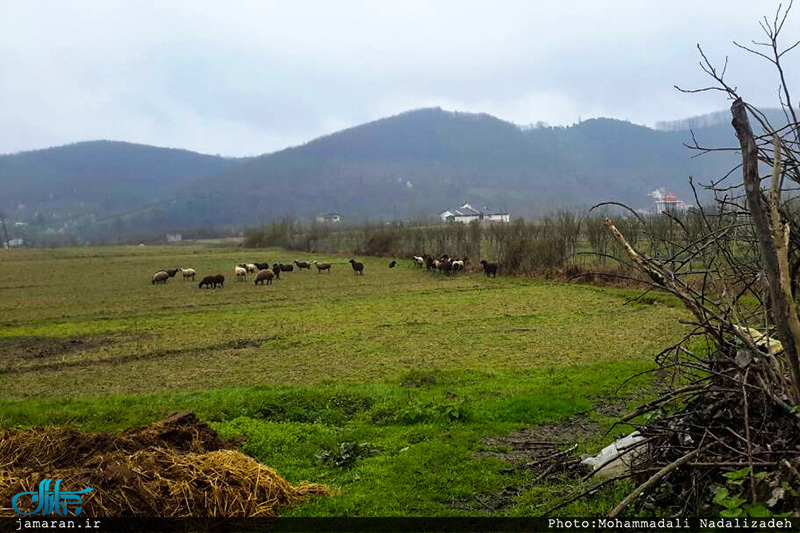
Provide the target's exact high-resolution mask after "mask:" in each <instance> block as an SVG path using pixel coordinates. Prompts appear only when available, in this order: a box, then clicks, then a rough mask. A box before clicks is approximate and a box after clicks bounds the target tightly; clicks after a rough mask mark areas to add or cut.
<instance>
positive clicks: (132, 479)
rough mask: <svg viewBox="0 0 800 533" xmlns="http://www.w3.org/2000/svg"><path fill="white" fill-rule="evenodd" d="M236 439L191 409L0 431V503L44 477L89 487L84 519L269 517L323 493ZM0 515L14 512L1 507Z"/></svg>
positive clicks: (326, 491)
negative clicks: (101, 429) (160, 416)
mask: <svg viewBox="0 0 800 533" xmlns="http://www.w3.org/2000/svg"><path fill="white" fill-rule="evenodd" d="M237 444H238V443H237V442H235V441H224V440H222V439H220V438H219V436H218V435H217V434H216V432H215V431H214V430H213V429H211V428H210V427H209V426H208V425H206V424H204V423H203V422H200V421H199V420H198V419H197V417H196V416H195V415H194V414H192V413H184V414H178V415H173V416H171V417H169V418H167V419H166V420H164V421H162V422H159V423H157V424H151V425H149V426H146V427H143V428H137V429H133V430H128V431H125V432H124V433H122V434H119V435H113V434H84V433H81V432H79V431H77V430H76V429H74V428H54V427H51V428H36V429H32V430H29V431H14V430H0V501H3V502H10V501H11V498H12V497H13V496H14V494H17V493H19V492H35V491H36V490H37V487H38V484H39V481H40V480H42V479H44V478H51V479H57V478H62V479H63V480H64V481H63V483H62V490H68V491H75V490H80V489H83V488H85V487H92V488H94V491H92V492H90V493H88V494H86V495H84V498H83V513H82V514H83V515H85V516H168V517H179V516H180V517H183V516H211V517H256V516H261V517H270V516H275V515H276V513H277V512H278V511H279V510H280V509H283V508H286V507H289V506H291V505H294V504H297V503H298V502H300V501H302V500H303V499H304V498H306V497H307V496H309V495H328V494H330V491H329V489H328V488H326V487H324V486H322V485H316V484H308V483H302V484H300V485H299V486H297V487H293V486H292V485H290V484H289V483H288V482H287V481H286V480H285V479H283V478H282V477H281V476H279V475H278V474H277V473H276V472H275V471H274V470H272V469H270V468H268V467H266V466H264V465H261V464H259V463H258V462H256V461H255V460H253V459H252V458H250V457H247V456H246V455H244V454H242V453H240V452H238V451H234V450H231V449H230V448H232V447H236V446H237ZM25 500H26V503H25V505H30V503H29V502H30V499H28V498H26V499H25ZM23 507H24V506H23ZM26 510H28V511H32V510H33V507H31V508H30V509H26ZM0 516H16V513H14V511H13V510H12V509H11V508H10V507H9V508H5V507H4V508H0Z"/></svg>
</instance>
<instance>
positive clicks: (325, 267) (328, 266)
mask: <svg viewBox="0 0 800 533" xmlns="http://www.w3.org/2000/svg"><path fill="white" fill-rule="evenodd" d="M314 266H315V267H317V274H322V271H323V270H327V271H328V274H330V273H331V264H330V263H317V262H316V261H314Z"/></svg>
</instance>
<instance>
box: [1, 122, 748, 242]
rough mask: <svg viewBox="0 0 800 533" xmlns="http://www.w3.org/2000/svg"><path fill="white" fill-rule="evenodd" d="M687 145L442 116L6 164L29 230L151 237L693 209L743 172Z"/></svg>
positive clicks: (83, 150) (717, 137)
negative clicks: (188, 231) (237, 148)
mask: <svg viewBox="0 0 800 533" xmlns="http://www.w3.org/2000/svg"><path fill="white" fill-rule="evenodd" d="M695 134H696V136H697V138H698V140H699V141H700V142H701V143H703V144H706V145H708V146H735V145H736V141H735V138H734V135H733V131H732V130H731V128H730V126H729V125H726V124H717V125H712V126H709V127H703V128H699V129H697V130H695ZM690 139H691V137H690V134H689V132H688V131H659V130H654V129H649V128H646V127H643V126H637V125H634V124H631V123H629V122H624V121H619V120H612V119H592V120H586V121H584V122H582V123H580V124H576V125H574V126H570V127H540V128H530V129H525V128H520V127H519V126H517V125H515V124H511V123H509V122H504V121H502V120H499V119H497V118H495V117H492V116H490V115H485V114H470V113H453V112H447V111H443V110H441V109H438V108H433V109H421V110H416V111H410V112H407V113H403V114H400V115H397V116H393V117H389V118H385V119H381V120H377V121H375V122H370V123H368V124H363V125H361V126H357V127H354V128H350V129H347V130H343V131H340V132H338V133H335V134H332V135H328V136H325V137H321V138H318V139H315V140H313V141H311V142H308V143H307V144H304V145H302V146H297V147H294V148H289V149H286V150H282V151H279V152H275V153H272V154H267V155H263V156H260V157H255V158H249V159H240V160H230V159H223V158H219V157H214V156H207V155H201V154H196V153H192V152H188V151H184V150H168V149H162V148H154V147H149V146H142V145H132V144H126V143H112V142H105V141H98V142H91V143H79V144H75V145H70V146H64V147H60V148H51V149H47V150H40V151H35V152H26V153H22V154H16V155H8V156H0V186H2V187H3V190H4V194H3V195H2V196H0V198H2V200H0V201H2V202H3V204H2V205H0V208H2V209H5V210H7V211H12V216H13V214H14V213H19V210H16V208H17V206H18V205H19V204H23V205H25V206H26V208H25V209H24V214H25V215H27V216H29V217H30V216H32V214H33V213H34V212H44V213H50V214H52V213H63V216H65V217H66V216H69V215H70V214H73V215H74V214H77V213H95V212H96V213H101V212H102V213H111V212H125V213H126V214H125V215H124V216H122V218H124V222H125V224H124V225H125V226H126V227H137V228H142V229H153V228H162V227H163V228H169V227H175V226H180V227H187V226H208V225H212V224H213V225H217V224H254V223H260V222H263V221H265V220H270V219H276V218H280V217H282V216H286V215H289V216H295V217H307V216H312V215H314V214H315V213H318V212H322V211H337V212H339V213H341V214H343V215H344V216H345V217H346V218H347V219H349V220H358V219H362V218H372V219H392V218H395V217H399V218H417V217H430V216H433V215H435V214H436V213H438V212H440V211H442V210H444V209H446V208H448V207H452V206H454V205H457V204H460V203H463V202H470V203H473V204H481V205H489V206H492V207H495V208H505V209H507V210H508V211H510V212H511V214H512V216H513V215H523V216H532V215H536V214H537V213H541V212H543V211H550V210H553V209H555V208H558V207H585V206H588V205H592V204H594V203H597V202H600V201H604V200H617V201H622V202H627V203H629V204H631V205H632V206H634V207H647V206H649V205H650V199H649V198H648V196H647V193H649V192H650V191H652V190H653V189H655V188H658V187H666V188H668V189H672V190H674V191H675V192H676V193H678V195H680V196H684V197H688V196H690V191H689V189H688V177H689V176H690V175H694V176H695V178H696V179H697V180H699V181H708V180H709V179H710V178H712V177H716V176H719V175H721V174H722V173H724V172H725V171H727V170H728V169H729V168H730V167H731V166H732V164H735V155H731V154H728V155H720V154H712V155H709V156H704V157H700V158H696V159H691V156H692V155H694V153H693V152H691V151H689V150H688V149H686V148H685V147H684V146H683V145H682V143H683V142H687V141H689V140H690ZM15 210H16V211H15ZM40 216H41V215H40ZM48 216H49V215H48ZM59 216H62V215H59Z"/></svg>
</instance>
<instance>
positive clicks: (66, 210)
mask: <svg viewBox="0 0 800 533" xmlns="http://www.w3.org/2000/svg"><path fill="white" fill-rule="evenodd" d="M238 162H239V161H238V160H234V159H225V158H222V157H216V156H210V155H204V154H198V153H195V152H190V151H188V150H176V149H170V148H157V147H154V146H147V145H141V144H131V143H125V142H113V141H90V142H81V143H75V144H70V145H66V146H59V147H56V148H47V149H44V150H35V151H32V152H21V153H18V154H10V155H0V190H2V194H0V209H2V210H4V211H5V212H6V213H9V215H10V216H11V217H13V218H16V219H25V218H29V217H35V216H36V215H37V214H40V216H50V215H53V214H55V215H57V216H58V218H60V219H64V220H67V219H69V218H70V217H73V216H79V215H84V214H95V215H103V214H108V213H114V212H120V211H129V210H135V209H139V208H141V207H142V206H143V205H145V204H148V203H152V202H158V201H163V200H166V199H169V198H171V197H172V196H174V195H175V194H176V193H177V192H179V191H180V190H182V188H183V187H185V186H186V185H187V184H189V183H194V182H195V181H196V180H198V179H200V178H201V177H203V176H207V175H209V174H214V173H218V172H221V171H224V170H226V169H228V168H230V167H231V166H233V165H236V164H238Z"/></svg>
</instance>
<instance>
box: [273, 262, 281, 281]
mask: <svg viewBox="0 0 800 533" xmlns="http://www.w3.org/2000/svg"><path fill="white" fill-rule="evenodd" d="M272 272H273V273H274V274H275V279H281V265H279V264H278V263H275V264H274V265H272Z"/></svg>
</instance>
